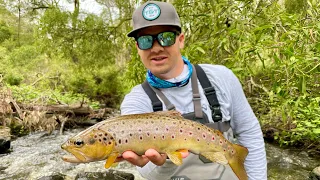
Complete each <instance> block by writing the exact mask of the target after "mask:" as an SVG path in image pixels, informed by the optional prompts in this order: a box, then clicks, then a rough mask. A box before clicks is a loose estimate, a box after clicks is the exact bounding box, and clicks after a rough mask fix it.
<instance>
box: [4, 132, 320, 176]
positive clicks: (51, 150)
mask: <svg viewBox="0 0 320 180" xmlns="http://www.w3.org/2000/svg"><path fill="white" fill-rule="evenodd" d="M80 131H81V129H74V130H70V131H66V132H65V133H64V135H59V134H58V131H54V132H53V134H51V135H46V134H45V133H43V132H40V133H33V134H30V135H28V136H24V137H21V138H18V139H16V140H14V141H12V152H11V153H9V154H3V155H0V180H2V179H3V180H4V179H5V180H8V179H32V180H33V179H38V178H40V177H43V176H50V175H52V174H55V173H61V174H64V175H66V176H67V178H66V179H74V178H75V176H76V175H77V174H78V173H79V172H105V171H107V170H106V169H104V162H102V161H100V162H92V163H86V164H71V163H67V162H64V161H62V160H61V157H62V156H63V155H65V154H66V152H64V151H63V150H62V149H61V148H60V145H61V144H62V143H63V142H65V141H66V140H67V139H68V138H69V137H71V136H72V135H75V134H76V133H78V132H80ZM266 148H267V156H268V157H267V158H268V179H270V180H278V179H281V180H289V179H290V180H300V179H301V180H302V179H307V178H308V176H309V173H310V171H311V170H312V169H313V168H315V167H317V166H320V159H316V158H312V157H309V156H308V154H307V153H306V152H303V151H297V150H289V149H281V148H279V147H277V146H273V145H270V144H266ZM113 169H115V170H121V171H124V172H128V173H132V174H133V175H134V176H135V179H137V180H139V179H143V178H142V177H141V176H140V175H139V173H138V172H137V171H136V169H135V167H133V166H132V165H130V164H128V163H126V162H121V163H119V165H118V166H117V167H115V168H113Z"/></svg>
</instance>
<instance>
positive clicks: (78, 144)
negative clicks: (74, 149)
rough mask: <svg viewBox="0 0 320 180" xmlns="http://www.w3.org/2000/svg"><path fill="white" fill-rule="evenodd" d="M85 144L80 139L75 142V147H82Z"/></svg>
mask: <svg viewBox="0 0 320 180" xmlns="http://www.w3.org/2000/svg"><path fill="white" fill-rule="evenodd" d="M83 144H84V142H83V141H82V140H81V139H78V140H76V141H74V145H76V146H78V147H81V146H82V145H83Z"/></svg>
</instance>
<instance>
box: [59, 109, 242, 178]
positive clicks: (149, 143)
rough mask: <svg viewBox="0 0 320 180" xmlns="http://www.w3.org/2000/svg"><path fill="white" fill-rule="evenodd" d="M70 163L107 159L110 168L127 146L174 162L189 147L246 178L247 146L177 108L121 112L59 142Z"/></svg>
mask: <svg viewBox="0 0 320 180" xmlns="http://www.w3.org/2000/svg"><path fill="white" fill-rule="evenodd" d="M61 148H62V149H64V150H66V151H68V152H69V153H71V154H72V155H69V156H67V155H66V156H63V157H62V159H63V160H64V161H67V162H72V163H85V162H92V161H100V160H104V159H107V160H106V164H105V168H109V167H110V166H111V165H112V164H113V163H114V161H115V160H116V158H117V157H118V156H121V154H122V153H123V152H124V151H127V150H130V151H133V152H135V153H137V154H138V155H142V154H144V152H145V151H146V150H148V149H155V150H157V151H158V152H160V153H166V154H167V156H168V158H169V159H170V160H171V161H172V162H173V163H174V164H176V165H181V164H182V157H181V154H180V152H181V151H185V150H188V151H190V152H192V153H195V154H200V155H203V156H204V157H206V158H207V159H209V160H211V161H212V162H217V163H220V164H223V165H227V164H229V165H230V167H231V168H232V170H233V172H234V173H235V174H236V175H237V177H238V178H239V179H240V180H245V179H247V173H246V171H245V168H244V160H245V158H246V156H247V154H248V150H247V148H245V147H243V146H241V145H237V144H232V143H231V142H229V141H228V140H227V139H225V138H224V137H223V135H222V133H221V132H220V131H218V130H215V129H211V128H209V127H207V126H205V125H203V124H200V123H198V122H195V121H191V120H187V119H184V118H183V117H182V116H181V115H180V113H179V112H177V111H162V112H154V113H145V114H134V115H123V116H118V117H115V118H112V119H109V120H105V121H101V122H99V123H97V124H95V125H93V126H91V127H89V128H88V129H86V130H84V131H82V132H80V133H79V134H77V135H76V136H74V137H72V138H70V139H69V140H68V141H67V142H65V143H64V144H62V146H61Z"/></svg>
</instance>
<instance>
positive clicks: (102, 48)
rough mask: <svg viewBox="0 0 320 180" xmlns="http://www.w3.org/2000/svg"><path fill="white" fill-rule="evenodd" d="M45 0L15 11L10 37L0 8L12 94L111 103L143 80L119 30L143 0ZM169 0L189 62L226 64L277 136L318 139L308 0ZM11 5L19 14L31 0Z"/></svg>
mask: <svg viewBox="0 0 320 180" xmlns="http://www.w3.org/2000/svg"><path fill="white" fill-rule="evenodd" d="M34 2H35V1H34ZM50 2H51V1H43V2H42V4H41V5H43V6H46V7H48V8H45V9H41V11H40V10H39V13H36V14H38V16H37V17H39V20H37V22H36V23H34V24H31V25H28V24H29V23H27V22H28V21H27V20H26V19H27V17H23V18H22V19H21V24H20V25H21V27H22V28H21V29H20V31H21V32H20V33H19V34H20V37H19V39H18V37H17V34H18V32H19V30H18V29H17V27H18V24H17V18H16V17H15V16H14V15H12V14H13V13H12V12H10V11H7V10H5V9H3V8H2V9H1V7H0V11H1V13H2V14H5V16H0V22H1V23H0V43H1V44H0V45H1V46H0V74H1V75H2V76H3V77H4V81H5V82H6V83H7V84H10V85H11V86H10V87H11V88H12V89H13V91H14V94H15V97H16V98H17V99H18V100H19V101H24V102H28V103H34V102H41V103H57V102H60V103H67V104H70V103H74V102H76V101H82V100H83V99H84V101H86V102H89V101H91V102H89V103H91V105H92V106H94V107H97V104H98V103H102V104H105V105H107V106H111V107H118V106H119V103H120V102H121V99H122V98H123V95H124V94H125V93H127V92H128V91H130V89H131V88H132V87H133V86H135V85H137V84H138V83H141V82H143V81H144V79H145V74H146V69H145V68H144V67H143V64H142V63H141V61H140V58H139V56H138V55H137V49H136V47H135V43H134V41H133V40H132V39H129V38H127V37H126V34H127V33H128V32H129V31H130V30H131V28H132V27H131V25H130V20H131V19H130V18H131V15H132V13H133V10H134V8H135V7H136V5H137V4H138V3H143V2H144V1H136V0H135V1H127V0H115V1H112V2H111V1H106V0H97V2H99V3H100V4H103V5H104V6H103V11H102V14H91V13H85V12H83V11H82V10H81V8H80V9H78V8H75V9H74V11H73V12H70V11H66V10H63V9H62V8H61V7H59V6H57V4H55V3H54V2H53V1H52V2H51V3H50ZM170 2H173V4H174V5H175V7H176V8H177V11H178V13H179V15H180V17H181V22H182V25H183V32H184V33H185V37H186V38H185V48H184V49H183V52H182V53H183V55H185V56H187V57H188V59H189V60H190V61H191V62H192V63H211V64H222V65H225V66H227V67H228V68H231V69H232V70H233V72H234V73H235V74H236V75H237V76H238V77H239V79H240V81H241V82H242V84H243V87H244V89H245V93H246V95H247V97H248V100H249V102H250V104H251V105H252V107H253V109H254V111H255V113H256V115H257V116H258V118H259V120H260V121H261V124H262V127H263V128H264V127H268V126H271V127H275V128H276V129H278V134H277V136H276V137H275V138H277V141H278V142H279V143H280V144H283V145H294V144H298V143H301V142H302V143H306V144H311V143H315V144H317V143H318V141H317V139H319V134H320V133H319V131H320V124H319V121H320V120H319V118H320V117H319V114H320V108H319V97H320V85H319V84H320V83H319V79H320V61H319V60H320V56H319V54H320V35H319V34H320V23H319V18H320V4H319V3H318V1H317V0H301V1H299V0H293V1H290V0H281V1H274V0H267V1H253V0H242V1H239V0H238V1H232V0H231V1H230V0H219V1H212V0H201V1H200V0H189V1H185V0H174V1H170ZM20 5H21V7H22V9H24V12H25V13H24V15H25V16H27V15H29V14H32V13H33V12H32V13H31V12H29V13H28V11H29V9H32V8H30V7H33V6H35V5H36V3H33V4H32V2H29V3H28V2H24V3H22V4H20ZM80 6H81V1H80ZM3 7H4V6H3ZM115 9H116V10H115ZM16 10H17V9H16V7H13V8H12V11H14V13H17V12H16ZM5 17H9V18H7V19H6V18H5ZM29 18H30V19H33V20H34V16H31V17H29ZM2 22H3V23H2ZM18 40H19V42H20V43H17V41H18ZM18 44H19V45H18Z"/></svg>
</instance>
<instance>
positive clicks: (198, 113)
mask: <svg viewBox="0 0 320 180" xmlns="http://www.w3.org/2000/svg"><path fill="white" fill-rule="evenodd" d="M192 70H193V72H192V75H191V85H192V94H193V99H192V101H193V105H194V113H195V117H196V118H199V119H201V118H203V114H202V107H201V98H200V94H199V88H198V79H197V71H196V69H195V68H194V65H192Z"/></svg>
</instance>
